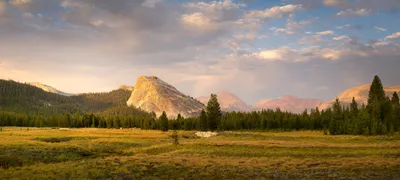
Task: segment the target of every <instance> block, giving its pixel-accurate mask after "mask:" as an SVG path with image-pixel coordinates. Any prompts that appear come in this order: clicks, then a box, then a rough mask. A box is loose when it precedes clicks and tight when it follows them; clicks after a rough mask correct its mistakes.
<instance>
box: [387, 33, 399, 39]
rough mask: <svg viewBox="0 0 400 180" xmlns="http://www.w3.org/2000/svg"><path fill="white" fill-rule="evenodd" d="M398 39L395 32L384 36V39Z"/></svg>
mask: <svg viewBox="0 0 400 180" xmlns="http://www.w3.org/2000/svg"><path fill="white" fill-rule="evenodd" d="M397 38H400V32H396V33H394V34H392V35H390V36H386V39H397Z"/></svg>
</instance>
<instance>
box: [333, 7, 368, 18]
mask: <svg viewBox="0 0 400 180" xmlns="http://www.w3.org/2000/svg"><path fill="white" fill-rule="evenodd" d="M369 14H371V10H369V9H346V10H344V11H340V12H338V13H337V14H336V15H337V16H343V17H349V16H367V15H369Z"/></svg>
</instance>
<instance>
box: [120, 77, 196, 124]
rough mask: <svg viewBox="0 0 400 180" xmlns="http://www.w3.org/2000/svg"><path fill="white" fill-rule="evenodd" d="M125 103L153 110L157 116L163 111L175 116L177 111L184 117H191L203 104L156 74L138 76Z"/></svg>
mask: <svg viewBox="0 0 400 180" xmlns="http://www.w3.org/2000/svg"><path fill="white" fill-rule="evenodd" d="M127 104H128V106H134V107H136V108H140V109H142V110H145V111H149V112H155V113H156V115H157V116H160V115H161V113H162V112H163V111H165V112H166V113H167V115H168V116H169V117H176V116H177V115H178V114H179V113H180V114H181V115H182V116H184V117H191V116H195V115H197V114H198V113H199V112H200V111H201V110H202V109H204V105H203V104H201V103H200V102H198V101H197V100H195V99H193V98H191V97H189V96H187V95H185V94H183V93H181V92H180V91H178V90H177V89H176V88H175V87H174V86H172V85H170V84H168V83H166V82H164V81H163V80H161V79H160V78H158V77H156V76H140V77H138V79H137V81H136V84H135V88H134V89H133V91H132V94H131V97H130V98H129V100H128V101H127Z"/></svg>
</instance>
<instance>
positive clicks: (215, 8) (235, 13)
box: [184, 0, 246, 22]
mask: <svg viewBox="0 0 400 180" xmlns="http://www.w3.org/2000/svg"><path fill="white" fill-rule="evenodd" d="M184 7H185V8H187V9H188V10H189V11H193V12H202V13H203V14H205V15H206V16H208V17H209V18H210V19H212V20H213V21H217V22H223V21H233V20H237V19H238V18H239V16H240V15H239V9H240V8H243V7H246V5H245V4H242V3H234V2H232V1H231V0H222V1H211V2H197V3H187V4H185V5H184Z"/></svg>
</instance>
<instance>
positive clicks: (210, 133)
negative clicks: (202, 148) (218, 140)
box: [196, 131, 218, 138]
mask: <svg viewBox="0 0 400 180" xmlns="http://www.w3.org/2000/svg"><path fill="white" fill-rule="evenodd" d="M216 135H218V133H216V132H211V131H208V132H197V133H196V136H198V137H204V138H208V137H212V136H216Z"/></svg>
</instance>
